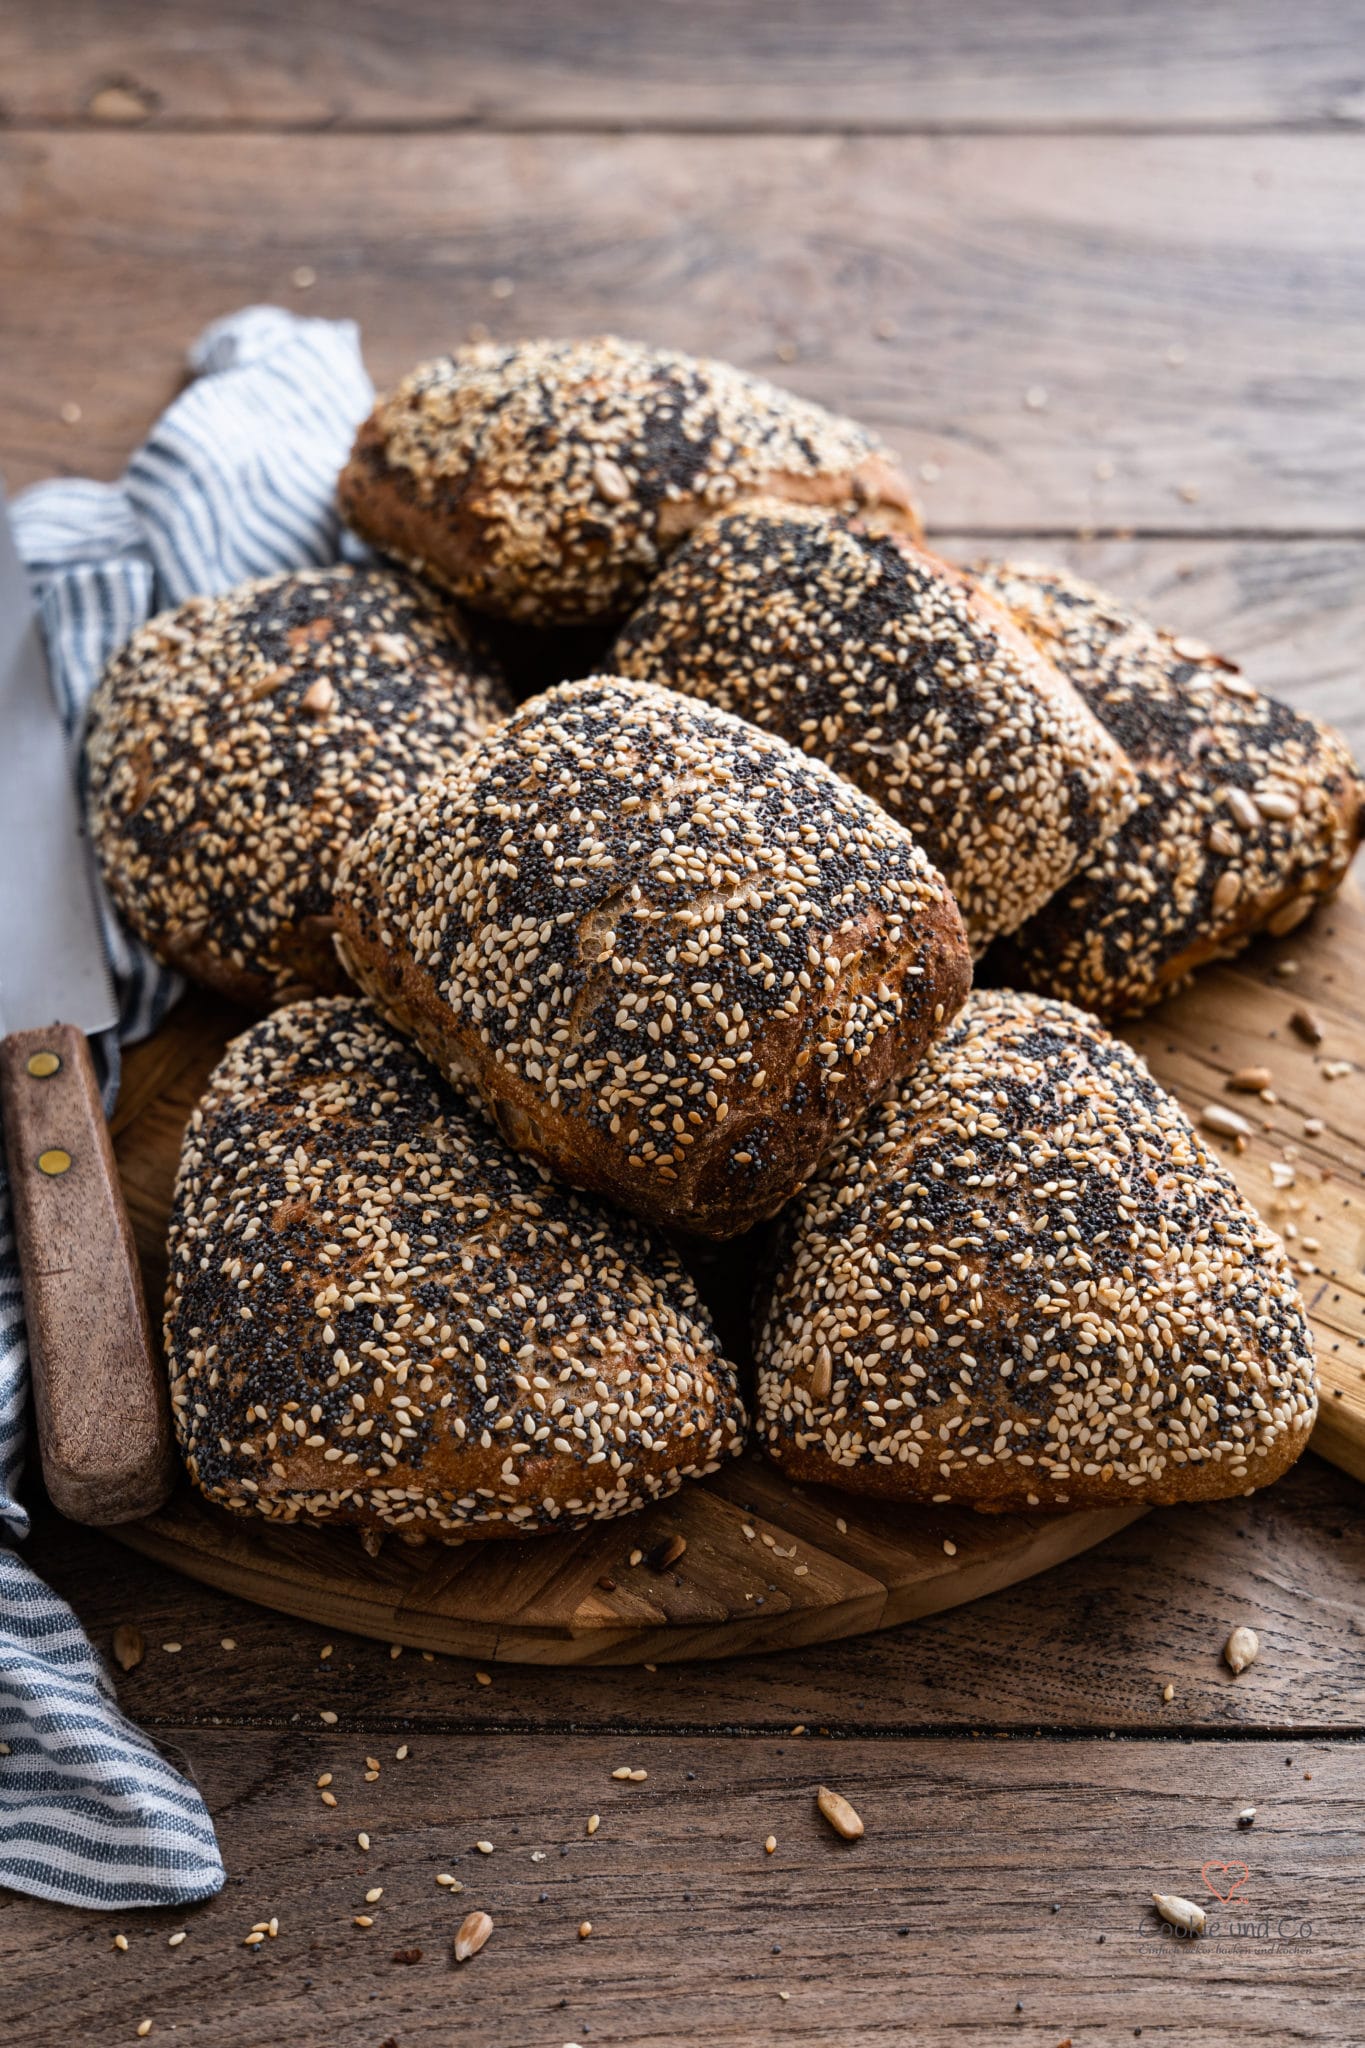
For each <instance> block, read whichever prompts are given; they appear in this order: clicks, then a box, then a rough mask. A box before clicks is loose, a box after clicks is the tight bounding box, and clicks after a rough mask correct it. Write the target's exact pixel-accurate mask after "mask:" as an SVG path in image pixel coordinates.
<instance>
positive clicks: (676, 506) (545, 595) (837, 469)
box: [340, 335, 918, 625]
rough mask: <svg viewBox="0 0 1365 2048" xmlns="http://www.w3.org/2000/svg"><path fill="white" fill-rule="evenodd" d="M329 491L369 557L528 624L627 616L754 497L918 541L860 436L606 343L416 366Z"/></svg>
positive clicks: (905, 508) (483, 350) (510, 347)
mask: <svg viewBox="0 0 1365 2048" xmlns="http://www.w3.org/2000/svg"><path fill="white" fill-rule="evenodd" d="M340 491H341V505H342V510H343V512H344V513H345V516H346V517H347V519H348V520H349V521H350V523H351V525H352V526H353V527H354V528H355V530H356V532H357V533H360V534H363V535H364V537H365V539H366V540H368V541H371V542H372V543H373V544H374V546H375V547H377V548H381V549H383V551H384V552H385V553H386V554H389V555H394V556H397V557H398V558H399V559H400V560H402V561H405V562H408V563H410V564H412V565H413V566H414V567H417V568H419V569H421V570H422V571H423V572H424V573H425V574H427V575H430V576H432V577H434V578H435V579H436V580H438V581H439V582H441V583H444V584H446V585H447V586H448V587H449V588H450V589H451V590H453V591H454V592H455V594H456V595H457V596H458V597H460V598H463V599H464V601H465V602H466V603H467V604H470V605H473V606H475V607H476V608H477V609H479V610H481V611H489V612H498V613H501V614H502V615H503V616H505V617H507V618H516V619H526V620H528V621H530V622H531V623H533V624H537V625H549V624H552V623H555V622H560V623H567V622H571V621H576V620H585V619H592V618H597V617H601V616H604V615H606V616H610V615H612V614H616V613H620V612H623V611H625V610H626V609H627V608H628V606H629V605H630V604H631V603H632V602H633V601H634V599H635V598H636V597H637V596H638V595H639V593H640V591H641V590H642V589H643V588H644V586H645V584H646V583H647V582H648V580H649V578H650V577H651V576H652V575H653V574H654V572H655V570H656V569H657V567H658V565H659V563H660V561H661V560H662V559H663V557H664V556H665V555H666V554H667V553H668V552H669V550H670V549H671V548H673V547H675V546H676V545H677V543H678V541H680V540H681V539H682V538H683V536H684V535H685V534H686V533H688V532H689V531H690V529H691V528H692V527H693V526H695V525H696V524H697V522H698V520H700V519H703V518H705V517H706V515H707V513H708V512H711V511H715V510H717V509H719V508H720V507H721V506H724V505H727V504H732V503H734V502H735V500H736V499H738V498H741V497H744V496H752V495H753V494H754V493H756V492H765V491H766V492H772V493H774V494H775V495H777V496H779V497H784V498H798V499H805V500H809V501H810V502H812V503H815V504H829V505H862V504H875V505H879V506H882V507H883V508H884V509H885V511H886V512H887V513H888V514H889V515H892V516H896V517H899V518H900V519H902V520H904V521H905V522H906V523H907V524H908V525H910V527H911V528H912V530H915V531H917V530H918V522H917V521H916V519H915V514H914V508H913V505H912V503H911V499H910V492H909V487H908V485H907V484H906V481H905V479H904V477H903V476H902V475H901V473H900V471H899V470H898V469H897V468H896V467H895V464H894V462H893V460H892V458H891V456H890V455H889V453H888V452H887V450H886V449H885V448H884V447H883V446H882V444H881V442H880V441H878V440H877V438H876V437H875V435H872V434H869V433H867V432H865V431H864V429H863V428H862V427H860V426H858V425H856V423H855V422H854V421H852V420H847V419H841V418H839V417H837V416H836V415H835V414H833V413H828V412H826V411H825V410H824V409H823V407H821V406H818V405H812V404H810V403H809V402H808V401H806V400H805V399H800V398H796V397H794V396H793V394H792V393H791V392H789V391H781V390H779V389H778V388H777V386H776V385H773V384H768V383H765V382H764V381H763V379H762V378H759V377H750V376H747V375H746V374H745V373H744V372H743V371H742V370H736V369H734V368H732V366H731V365H730V364H729V363H721V362H714V361H711V360H710V359H709V358H706V357H699V356H687V355H680V354H678V353H677V352H676V351H675V350H673V349H655V348H645V347H643V346H642V345H641V344H640V343H638V342H633V341H621V340H618V339H617V338H616V337H615V336H613V335H603V336H599V337H598V338H597V339H595V340H593V341H520V342H514V343H511V344H503V343H500V342H485V343H480V344H479V345H478V346H476V347H472V348H462V349H457V350H456V351H455V353H454V354H453V355H449V356H443V357H441V358H440V359H439V360H438V361H436V362H432V363H423V364H422V365H421V367H420V368H419V369H416V370H414V371H413V372H412V374H411V376H409V377H406V378H405V379H404V381H403V382H402V383H401V384H400V385H399V386H398V388H397V390H395V391H393V392H390V393H389V395H388V396H387V397H386V398H383V399H381V400H380V402H379V404H378V405H377V406H376V407H375V409H374V411H373V413H371V415H370V417H369V419H368V420H367V421H366V422H365V424H364V426H363V427H362V428H361V430H360V434H359V436H358V438H357V440H356V444H355V449H354V452H353V453H352V456H351V460H350V462H349V463H348V464H347V466H346V468H345V469H344V470H343V471H342V475H341V485H340Z"/></svg>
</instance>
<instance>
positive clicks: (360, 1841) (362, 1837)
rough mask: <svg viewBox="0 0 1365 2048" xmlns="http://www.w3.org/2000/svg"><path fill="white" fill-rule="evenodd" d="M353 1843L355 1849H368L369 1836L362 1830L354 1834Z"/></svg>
mask: <svg viewBox="0 0 1365 2048" xmlns="http://www.w3.org/2000/svg"><path fill="white" fill-rule="evenodd" d="M355 1844H356V1847H357V1849H368V1848H369V1846H370V1838H369V1836H368V1835H367V1834H365V1833H364V1831H363V1830H362V1831H361V1833H360V1834H358V1835H357V1836H356V1838H355Z"/></svg>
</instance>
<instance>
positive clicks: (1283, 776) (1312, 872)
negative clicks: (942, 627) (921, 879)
mask: <svg viewBox="0 0 1365 2048" xmlns="http://www.w3.org/2000/svg"><path fill="white" fill-rule="evenodd" d="M981 579H982V582H983V584H984V585H985V587H986V588H988V589H989V590H991V591H993V592H994V593H995V595H996V596H997V597H998V598H999V599H1000V600H1001V602H1002V603H1004V604H1006V605H1008V606H1009V608H1010V610H1011V611H1012V613H1013V615H1014V617H1015V618H1016V619H1017V620H1018V621H1019V623H1020V625H1021V626H1022V627H1023V628H1024V629H1025V630H1026V631H1027V632H1029V633H1030V634H1031V635H1032V636H1033V638H1034V639H1035V640H1036V641H1037V643H1038V645H1039V646H1040V647H1041V648H1042V649H1043V651H1044V652H1045V653H1046V654H1047V655H1048V657H1049V658H1050V659H1051V660H1052V661H1054V662H1055V663H1056V665H1057V666H1058V668H1060V669H1061V671H1062V673H1063V674H1064V675H1066V676H1067V677H1069V679H1070V680H1071V682H1072V683H1073V684H1074V685H1075V687H1076V689H1077V690H1078V691H1079V692H1080V693H1081V695H1082V696H1083V697H1084V698H1085V699H1086V701H1087V703H1089V704H1090V706H1091V707H1092V709H1093V710H1094V712H1095V714H1096V716H1097V717H1098V718H1100V719H1102V720H1103V722H1104V724H1105V725H1106V726H1107V727H1108V728H1109V730H1110V732H1111V733H1112V734H1113V735H1114V737H1115V739H1116V740H1118V741H1119V743H1120V744H1121V745H1122V747H1123V748H1124V750H1125V751H1126V752H1127V753H1128V754H1129V755H1130V757H1131V758H1132V760H1133V762H1134V764H1135V765H1136V767H1137V769H1138V773H1139V788H1140V795H1139V801H1138V805H1137V808H1136V809H1135V810H1134V811H1133V813H1132V815H1131V816H1130V817H1129V818H1128V819H1127V821H1126V822H1125V823H1124V824H1123V825H1122V826H1121V827H1120V828H1119V830H1118V832H1117V833H1116V834H1115V835H1114V837H1113V838H1112V839H1110V840H1109V841H1108V842H1107V843H1106V844H1104V845H1102V846H1097V847H1096V848H1095V849H1094V850H1093V851H1092V852H1091V853H1090V855H1089V856H1088V857H1087V859H1086V860H1085V862H1084V863H1083V865H1082V866H1081V868H1080V869H1079V870H1078V872H1077V873H1076V874H1075V875H1074V876H1073V878H1072V879H1071V881H1070V882H1069V883H1068V884H1067V886H1066V887H1065V888H1064V889H1062V890H1061V891H1060V893H1059V894H1058V895H1057V896H1056V897H1055V898H1054V899H1053V900H1052V902H1050V903H1049V904H1047V906H1046V907H1045V908H1044V909H1043V910H1041V911H1040V912H1039V914H1038V915H1037V917H1035V918H1034V919H1032V921H1031V922H1030V923H1029V924H1027V925H1026V926H1025V927H1024V929H1023V930H1022V931H1021V932H1019V933H1018V934H1017V936H1016V938H1015V940H1014V942H1013V945H1014V948H1015V949H1016V953H1017V957H1016V958H1015V959H1013V960H1012V961H1011V962H1010V966H1009V974H1010V978H1017V979H1020V980H1023V981H1026V982H1027V983H1028V984H1029V985H1030V986H1031V987H1034V988H1037V989H1041V990H1043V991H1044V992H1045V993H1047V994H1049V995H1056V996H1062V997H1066V998H1068V999H1070V1000H1072V1001H1075V1002H1078V1003H1082V1004H1084V1005H1085V1006H1086V1008H1088V1009H1092V1010H1098V1011H1099V1012H1100V1013H1101V1014H1102V1015H1105V1016H1115V1015H1124V1014H1132V1013H1133V1012H1134V1011H1138V1010H1142V1009H1145V1008H1147V1007H1148V1006H1149V1005H1150V1004H1152V1003H1155V1002H1159V1001H1160V1000H1161V998H1162V997H1163V996H1165V995H1168V994H1169V993H1170V992H1171V991H1172V990H1173V989H1175V988H1178V987H1179V986H1180V985H1181V984H1182V983H1183V982H1185V981H1187V980H1188V979H1189V977H1190V975H1191V973H1192V972H1193V970H1194V969H1195V968H1196V967H1199V966H1202V965H1203V964H1204V962H1205V961H1207V960H1212V959H1223V958H1226V957H1228V956H1229V955H1230V954H1232V953H1235V952H1237V951H1238V950H1239V949H1240V948H1241V947H1242V946H1243V945H1245V944H1246V942H1247V940H1248V939H1249V938H1250V937H1251V936H1252V935H1253V934H1254V933H1256V932H1259V931H1269V932H1270V933H1272V934H1274V935H1275V936H1277V937H1278V936H1280V935H1282V934H1283V933H1285V932H1289V931H1292V930H1293V929H1294V927H1295V926H1296V925H1297V924H1300V923H1301V922H1302V921H1303V919H1304V918H1305V917H1307V916H1308V914H1309V912H1310V911H1311V910H1312V909H1313V908H1314V906H1315V904H1316V903H1317V902H1318V901H1319V900H1320V899H1321V898H1322V897H1324V896H1328V895H1330V894H1331V893H1332V891H1333V890H1334V889H1336V888H1337V886H1338V885H1339V884H1340V882H1341V881H1342V879H1343V878H1344V876H1345V874H1346V871H1347V869H1348V868H1349V867H1350V864H1351V861H1352V858H1353V857H1354V855H1355V851H1356V848H1357V846H1358V845H1359V843H1360V837H1361V831H1362V823H1363V822H1365V782H1363V781H1362V778H1361V775H1360V771H1359V770H1358V769H1357V768H1356V766H1355V764H1354V762H1353V761H1352V759H1351V755H1350V752H1349V750H1348V748H1347V746H1346V743H1345V741H1344V740H1342V739H1341V738H1340V737H1339V735H1338V734H1336V733H1334V732H1333V731H1332V730H1331V728H1330V727H1328V726H1324V725H1319V724H1318V723H1316V721H1315V720H1313V719H1311V718H1305V717H1303V716H1302V715H1301V714H1300V713H1298V712H1296V711H1291V710H1289V708H1288V707H1287V706H1286V705H1283V704H1277V703H1276V702H1275V700H1274V699H1273V698H1271V697H1264V696H1262V695H1261V693H1260V692H1259V691H1258V690H1255V689H1253V688H1252V686H1251V685H1250V684H1249V683H1247V682H1245V681H1244V680H1243V678H1242V677H1241V675H1240V674H1239V673H1238V671H1237V670H1236V668H1235V667H1234V666H1233V664H1232V663H1231V662H1227V661H1223V660H1221V659H1220V658H1219V657H1218V656H1217V655H1215V654H1212V653H1211V652H1210V651H1209V649H1208V648H1206V647H1203V646H1201V645H1200V644H1199V643H1198V642H1194V641H1189V640H1185V639H1179V638H1175V637H1173V636H1172V635H1170V634H1168V633H1161V632H1158V631H1156V630H1155V629H1154V628H1153V627H1151V626H1149V625H1147V624H1145V623H1144V622H1143V621H1142V620H1141V619H1138V618H1136V617H1134V615H1133V614H1132V613H1131V612H1129V611H1128V610H1127V608H1126V607H1125V606H1123V605H1122V604H1120V603H1119V602H1118V600H1117V599H1115V598H1112V597H1109V596H1107V595H1106V594H1105V593H1104V592H1103V591H1100V590H1096V589H1095V588H1094V587H1093V586H1092V585H1091V584H1088V583H1083V582H1082V581H1081V580H1080V579H1079V578H1078V577H1075V576H1070V575H1067V574H1065V573H1064V572H1063V571H1061V570H1057V569H1028V568H1018V567H1014V566H1012V565H1008V564H1006V565H1001V566H996V567H987V568H984V569H983V570H982V571H981Z"/></svg>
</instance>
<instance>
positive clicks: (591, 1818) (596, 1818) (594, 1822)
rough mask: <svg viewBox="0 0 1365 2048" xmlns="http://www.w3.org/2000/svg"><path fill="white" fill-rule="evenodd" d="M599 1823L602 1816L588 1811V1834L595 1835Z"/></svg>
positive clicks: (599, 1825)
mask: <svg viewBox="0 0 1365 2048" xmlns="http://www.w3.org/2000/svg"><path fill="white" fill-rule="evenodd" d="M601 1825H602V1816H601V1814H600V1813H590V1814H589V1815H588V1833H589V1834H590V1835H595V1834H596V1833H597V1830H598V1829H599V1828H600V1827H601Z"/></svg>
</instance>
